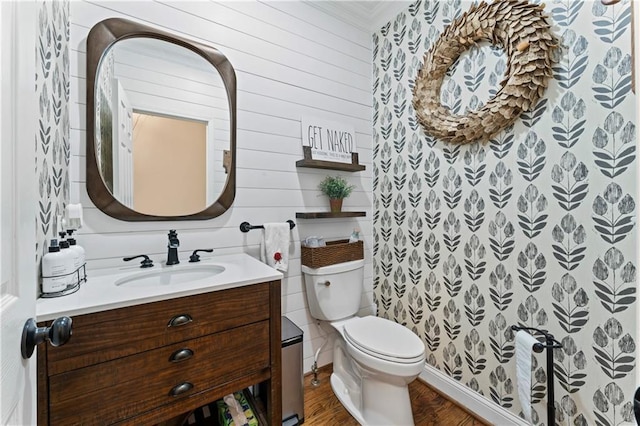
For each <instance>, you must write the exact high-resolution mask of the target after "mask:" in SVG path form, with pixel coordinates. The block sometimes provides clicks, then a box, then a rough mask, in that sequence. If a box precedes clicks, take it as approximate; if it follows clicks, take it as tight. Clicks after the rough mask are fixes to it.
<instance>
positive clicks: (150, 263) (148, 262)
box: [122, 254, 153, 268]
mask: <svg viewBox="0 0 640 426" xmlns="http://www.w3.org/2000/svg"><path fill="white" fill-rule="evenodd" d="M140 257H143V258H144V259H142V262H140V267H141V268H151V267H152V266H153V260H151V259H149V256H147V255H146V254H139V255H138V256H133V257H125V258H123V259H122V260H124V261H125V262H128V261H130V260H133V259H138V258H140Z"/></svg>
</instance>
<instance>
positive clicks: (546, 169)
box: [373, 0, 638, 425]
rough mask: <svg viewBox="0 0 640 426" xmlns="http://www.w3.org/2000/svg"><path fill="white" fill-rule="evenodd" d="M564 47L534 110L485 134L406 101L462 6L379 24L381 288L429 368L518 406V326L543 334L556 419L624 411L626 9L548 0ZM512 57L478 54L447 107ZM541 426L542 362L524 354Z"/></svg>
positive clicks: (488, 81)
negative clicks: (430, 130)
mask: <svg viewBox="0 0 640 426" xmlns="http://www.w3.org/2000/svg"><path fill="white" fill-rule="evenodd" d="M547 3H548V4H547V5H546V9H545V10H546V11H547V13H549V14H550V17H551V22H552V25H553V31H554V33H555V34H556V35H557V36H558V38H559V39H560V40H561V45H562V46H561V51H559V53H558V62H557V64H556V65H555V67H554V74H555V75H554V79H553V80H552V81H551V82H550V87H549V89H548V91H547V92H546V94H545V97H544V98H543V99H542V100H541V101H540V102H539V103H538V104H537V106H536V107H535V109H534V110H533V111H530V112H528V113H525V114H523V115H522V116H521V118H520V119H519V120H518V121H517V122H516V123H515V124H514V125H512V126H511V127H509V128H507V129H505V130H504V131H503V132H501V133H500V134H498V135H497V136H496V137H495V138H494V139H493V140H491V141H490V142H489V143H487V144H477V143H476V144H471V145H465V146H459V145H449V144H446V143H443V142H441V141H438V140H435V139H434V138H433V137H431V136H429V135H428V134H425V133H424V132H423V131H422V129H421V127H420V126H419V124H418V122H417V120H416V117H415V113H414V111H413V108H412V106H411V98H412V88H413V81H414V79H415V77H416V74H417V71H418V70H419V69H420V67H421V65H422V59H423V55H424V53H425V52H426V51H428V49H429V48H430V46H431V44H432V43H433V42H434V41H435V40H436V39H437V37H438V36H439V34H440V33H441V32H442V31H443V29H444V27H445V26H447V25H448V24H450V23H451V22H453V20H455V19H456V18H457V17H459V16H460V15H461V14H462V13H463V12H464V11H465V10H467V9H468V8H469V7H470V5H471V2H461V1H460V0H448V1H437V0H431V1H429V0H417V1H415V2H414V3H413V4H411V5H410V6H409V7H408V8H407V9H406V10H404V11H403V12H402V13H400V14H398V15H397V16H396V17H395V19H393V20H392V21H391V22H389V23H387V24H386V25H384V26H383V27H382V28H381V29H380V30H379V31H377V32H376V33H375V34H374V35H373V105H374V111H373V123H374V169H373V172H374V183H373V184H374V201H373V202H374V297H375V300H376V303H377V305H378V311H379V315H381V316H383V317H386V318H390V319H392V320H394V321H396V322H398V323H401V324H404V325H405V326H407V327H408V328H410V329H411V330H413V331H414V332H415V333H416V334H417V335H418V336H420V337H421V338H422V339H423V341H424V342H425V345H426V347H427V353H428V358H427V362H428V364H430V365H431V366H433V367H435V368H437V369H439V370H441V371H442V372H444V373H445V374H447V375H449V376H451V377H453V378H454V379H456V380H458V381H460V382H461V383H462V384H464V385H466V386H468V387H469V388H471V389H473V390H474V391H476V392H478V393H480V394H482V395H484V397H486V398H487V399H489V400H491V401H493V402H495V403H497V404H499V405H501V406H502V407H504V408H505V409H508V410H511V411H512V412H513V413H515V414H521V405H520V401H519V399H518V396H517V388H516V378H515V377H516V375H515V356H514V353H515V342H514V333H513V332H512V331H511V328H510V327H511V325H521V326H529V327H538V328H545V329H548V330H549V331H551V332H552V333H553V334H554V335H555V336H556V338H557V339H558V340H560V341H561V342H562V344H563V349H561V350H556V351H555V370H556V376H555V401H554V402H555V406H556V423H558V424H563V425H593V424H600V425H618V424H621V423H624V422H630V421H632V416H633V415H632V405H631V399H632V395H633V392H634V390H635V366H636V355H635V353H636V342H635V341H634V337H633V336H635V335H636V323H635V318H636V310H637V309H638V308H637V301H636V297H637V296H636V262H637V261H636V258H637V251H636V239H637V230H636V223H635V215H636V199H637V192H636V188H637V186H638V185H637V182H636V180H635V179H636V163H637V162H636V125H635V123H634V119H635V115H636V107H635V102H636V99H635V95H634V94H633V93H632V91H631V81H632V77H631V63H632V59H631V28H630V27H631V24H630V22H631V5H630V3H629V1H623V2H620V3H618V4H616V5H614V6H608V7H606V6H603V5H602V4H601V2H600V1H581V0H553V1H549V2H547ZM505 69H506V60H505V58H504V56H503V55H502V52H501V51H500V50H498V49H496V48H493V47H491V46H488V45H487V46H478V47H474V48H472V49H471V50H470V51H469V52H468V54H466V55H464V56H463V57H462V58H461V59H460V60H459V61H458V62H457V63H456V64H455V65H454V66H453V67H452V69H451V70H450V77H449V78H448V79H447V80H446V81H445V83H444V84H443V89H442V94H441V95H442V96H441V101H442V103H443V104H444V105H446V106H448V107H449V108H450V109H451V110H453V111H454V112H456V113H460V114H463V113H464V111H465V110H466V109H467V108H471V109H473V108H477V107H478V106H479V105H481V104H482V102H483V100H487V99H488V98H489V96H491V95H492V94H495V92H496V89H495V87H496V85H497V84H498V83H499V82H500V80H501V79H502V76H503V75H504V72H505ZM531 375H532V380H531V383H532V388H531V393H532V401H533V409H534V410H533V416H534V423H535V424H545V423H546V416H547V413H546V394H547V389H546V368H545V364H544V356H543V355H540V356H535V357H534V365H533V370H532V372H531Z"/></svg>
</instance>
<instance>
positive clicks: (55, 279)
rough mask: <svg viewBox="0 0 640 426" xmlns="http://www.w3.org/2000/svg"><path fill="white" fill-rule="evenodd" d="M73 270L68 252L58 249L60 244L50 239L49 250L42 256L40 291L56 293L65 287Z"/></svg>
mask: <svg viewBox="0 0 640 426" xmlns="http://www.w3.org/2000/svg"><path fill="white" fill-rule="evenodd" d="M71 272H73V260H72V258H71V255H70V253H68V252H67V251H66V250H65V251H61V250H60V244H59V243H58V240H57V239H55V238H52V239H51V245H50V246H49V252H48V253H46V254H45V255H44V256H43V257H42V292H43V293H58V292H61V291H63V290H65V289H66V288H67V286H68V285H69V283H70V280H69V276H70V275H68V274H70V273H71Z"/></svg>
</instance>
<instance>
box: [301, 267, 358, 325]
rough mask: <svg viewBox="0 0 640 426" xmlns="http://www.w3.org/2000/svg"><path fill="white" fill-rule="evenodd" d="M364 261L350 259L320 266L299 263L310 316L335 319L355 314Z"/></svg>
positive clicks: (324, 319) (329, 319)
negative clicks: (311, 266) (350, 260)
mask: <svg viewBox="0 0 640 426" xmlns="http://www.w3.org/2000/svg"><path fill="white" fill-rule="evenodd" d="M363 271H364V260H354V261H352V262H343V263H338V264H336V265H330V266H323V267H322V268H315V269H314V268H309V267H308V266H305V265H302V273H303V275H304V284H305V288H306V290H307V301H308V302H309V310H310V311H311V316H312V317H314V318H316V319H319V320H323V321H336V320H339V319H342V318H347V317H350V316H353V315H355V314H356V313H357V312H358V310H359V309H360V298H361V296H362V289H363V279H364V275H363Z"/></svg>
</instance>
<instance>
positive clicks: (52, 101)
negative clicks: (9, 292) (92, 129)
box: [35, 0, 71, 265]
mask: <svg viewBox="0 0 640 426" xmlns="http://www.w3.org/2000/svg"><path fill="white" fill-rule="evenodd" d="M37 8H38V35H37V39H36V43H37V46H36V52H35V54H36V95H37V97H38V100H39V111H38V113H39V114H38V131H37V132H36V141H35V143H36V167H35V173H36V177H37V179H38V193H39V200H38V208H37V210H36V211H37V217H36V245H37V246H36V264H38V265H39V264H40V258H41V256H42V255H43V254H44V253H45V251H46V249H47V247H48V245H49V244H48V240H49V239H51V238H53V237H55V235H54V232H56V226H57V224H56V220H57V219H56V217H57V215H61V214H64V209H65V206H66V204H67V202H68V200H69V158H70V149H71V148H70V145H69V1H68V0H54V1H39V2H38V3H37Z"/></svg>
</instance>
